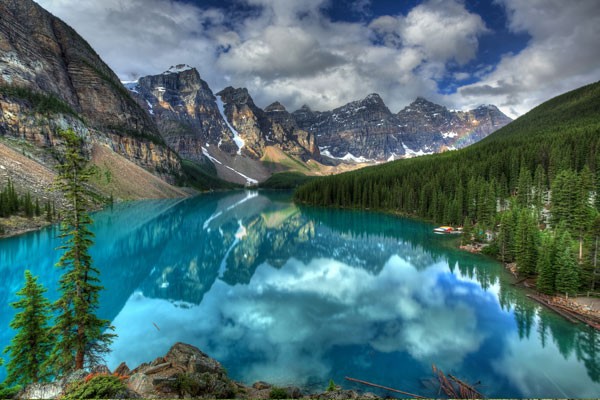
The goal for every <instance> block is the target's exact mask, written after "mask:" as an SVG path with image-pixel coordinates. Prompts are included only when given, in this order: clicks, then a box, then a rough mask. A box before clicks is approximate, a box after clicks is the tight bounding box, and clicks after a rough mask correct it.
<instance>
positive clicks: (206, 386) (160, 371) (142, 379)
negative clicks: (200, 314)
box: [127, 343, 236, 398]
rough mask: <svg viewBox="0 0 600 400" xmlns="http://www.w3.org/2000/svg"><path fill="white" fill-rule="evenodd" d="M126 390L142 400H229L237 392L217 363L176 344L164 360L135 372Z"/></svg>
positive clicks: (195, 351) (197, 350)
mask: <svg viewBox="0 0 600 400" xmlns="http://www.w3.org/2000/svg"><path fill="white" fill-rule="evenodd" d="M127 386H128V388H129V389H131V390H133V391H135V392H137V393H138V394H139V395H140V396H142V397H144V398H172V397H177V396H192V397H207V398H231V397H233V396H234V395H235V392H236V385H235V384H234V383H233V382H232V381H231V380H230V379H229V378H228V377H227V374H226V373H225V370H224V369H223V367H222V366H221V364H220V363H219V362H218V361H216V360H214V359H212V358H210V357H209V356H207V355H206V354H204V353H203V352H202V351H200V350H199V349H198V348H197V347H194V346H191V345H189V344H184V343H176V344H175V345H174V346H173V347H171V349H170V350H169V352H168V353H167V354H166V355H165V356H164V357H158V358H157V359H155V360H154V361H152V362H151V363H149V364H147V363H146V364H142V365H140V366H139V367H137V368H136V369H134V370H133V375H132V376H131V378H130V379H129V380H128V382H127Z"/></svg>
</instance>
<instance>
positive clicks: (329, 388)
mask: <svg viewBox="0 0 600 400" xmlns="http://www.w3.org/2000/svg"><path fill="white" fill-rule="evenodd" d="M336 389H337V388H336V387H335V382H334V381H333V379H330V380H329V385H327V389H326V391H327V392H333V391H335V390H336Z"/></svg>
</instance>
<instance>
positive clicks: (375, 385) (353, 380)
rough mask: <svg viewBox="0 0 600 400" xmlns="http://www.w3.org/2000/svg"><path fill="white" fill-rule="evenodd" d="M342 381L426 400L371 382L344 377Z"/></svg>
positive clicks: (416, 395)
mask: <svg viewBox="0 0 600 400" xmlns="http://www.w3.org/2000/svg"><path fill="white" fill-rule="evenodd" d="M344 379H346V380H348V381H350V382H356V383H360V384H362V385H367V386H372V387H376V388H379V389H384V390H389V391H390V392H396V393H400V394H405V395H407V396H410V397H414V398H415V399H426V398H427V397H423V396H419V395H418V394H413V393H409V392H404V391H402V390H398V389H394V388H391V387H387V386H381V385H378V384H376V383H371V382H367V381H363V380H360V379H355V378H350V377H348V376H345V377H344Z"/></svg>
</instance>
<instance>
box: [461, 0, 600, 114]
mask: <svg viewBox="0 0 600 400" xmlns="http://www.w3.org/2000/svg"><path fill="white" fill-rule="evenodd" d="M498 2H499V3H500V4H502V6H503V7H504V8H505V10H506V12H507V14H508V18H509V28H510V29H511V30H513V31H514V32H526V33H528V34H529V35H531V40H530V43H529V44H528V46H527V47H526V48H525V49H524V50H522V51H521V52H520V53H518V54H506V55H504V56H503V57H502V60H501V61H500V63H499V64H498V65H497V66H496V67H495V69H494V70H493V71H491V72H489V73H487V74H484V75H483V76H482V79H481V81H479V82H477V83H473V84H471V85H467V86H464V87H462V88H461V89H460V90H459V93H458V95H456V96H454V98H455V99H456V100H457V101H460V102H462V103H463V104H464V105H471V106H473V105H476V104H481V103H494V104H497V105H499V106H501V107H502V109H503V110H505V111H507V112H508V113H510V114H512V116H518V115H520V114H523V113H524V112H526V111H528V110H529V109H531V108H532V107H534V106H536V105H538V104H539V103H541V102H543V101H545V100H547V99H549V98H551V97H553V96H556V95H559V94H561V93H563V92H565V91H568V90H570V89H574V88H577V87H579V86H582V85H584V84H588V83H591V82H594V81H597V80H598V79H599V78H600V47H599V46H598V38H599V37H600V3H599V2H598V1H596V0H581V1H576V2H572V3H569V5H568V7H567V6H565V3H564V2H562V1H558V0H552V1H546V0H536V1H526V2H523V1H517V0H498Z"/></svg>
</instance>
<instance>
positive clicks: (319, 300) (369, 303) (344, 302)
mask: <svg viewBox="0 0 600 400" xmlns="http://www.w3.org/2000/svg"><path fill="white" fill-rule="evenodd" d="M444 274H449V271H448V269H447V266H446V264H445V263H439V264H432V265H430V266H428V267H427V268H426V269H424V270H418V269H417V268H416V267H415V266H414V265H412V264H411V263H410V262H408V261H407V260H405V259H403V258H401V257H399V256H397V255H394V256H392V257H391V258H390V259H389V260H388V261H387V263H386V264H385V266H384V267H383V269H382V271H381V273H380V274H378V275H373V274H371V273H369V272H368V271H365V270H363V269H360V268H355V267H352V266H349V265H347V264H345V263H342V262H339V261H336V260H333V259H326V258H324V259H314V260H312V261H311V262H309V263H306V264H305V263H303V262H301V261H298V260H295V259H290V260H288V261H287V263H286V264H285V265H284V266H283V267H282V268H281V269H274V268H272V267H270V266H269V265H267V264H263V265H261V266H259V267H258V268H257V270H256V272H255V274H254V275H253V277H252V279H251V281H250V283H249V284H248V285H246V286H236V287H230V286H228V285H226V284H225V283H224V282H221V281H217V282H215V284H214V285H213V286H212V288H211V291H210V292H208V293H207V294H206V295H205V296H204V298H203V301H202V303H201V304H200V305H198V306H195V305H186V306H185V307H177V306H176V305H174V304H171V303H170V302H168V301H165V300H159V299H149V298H145V297H143V296H142V295H141V294H139V293H136V294H134V295H132V296H131V298H130V299H129V300H128V302H127V304H126V305H125V306H124V308H123V309H122V310H121V312H120V313H119V315H118V316H117V317H116V318H115V320H114V321H113V324H114V325H115V326H116V327H117V331H118V333H119V337H118V339H117V340H116V342H115V344H114V346H113V349H114V353H113V354H112V355H111V359H110V360H109V364H110V365H111V367H114V366H116V365H117V364H118V363H119V362H121V361H122V360H123V359H127V361H128V363H129V364H130V365H132V366H133V365H137V364H138V363H140V362H142V361H148V358H149V357H150V358H151V357H155V356H158V355H160V354H164V353H165V352H166V351H167V350H168V341H169V340H170V341H171V342H175V341H184V342H188V343H193V344H196V345H198V346H199V347H201V348H202V349H203V350H204V351H206V352H207V353H208V354H210V355H211V356H213V357H216V358H217V359H221V360H228V359H232V358H235V357H237V356H244V355H245V354H246V353H247V352H248V351H251V352H252V353H253V354H252V355H251V357H250V358H248V359H249V360H254V361H252V362H248V363H247V364H246V365H245V366H244V368H243V370H242V372H241V373H242V375H243V380H244V381H246V382H252V381H255V380H258V379H264V378H265V377H266V376H268V377H269V379H270V380H271V381H272V382H274V383H277V384H284V383H289V382H294V383H295V384H303V383H305V382H306V380H307V379H309V378H310V377H315V376H316V377H319V378H321V379H322V380H323V381H326V380H327V377H329V376H330V375H331V368H332V366H331V365H329V362H328V361H327V360H328V357H326V354H328V352H329V351H331V350H332V349H334V348H336V347H339V346H348V345H364V344H370V345H371V346H372V347H373V348H374V349H375V350H377V351H379V352H384V353H391V352H400V353H402V352H407V353H408V354H410V355H411V356H412V357H414V358H415V359H416V360H418V361H421V362H422V363H423V365H426V366H428V365H429V363H431V362H433V361H435V362H436V364H438V365H441V366H442V367H444V368H446V367H448V368H458V367H460V364H461V363H462V360H463V359H464V358H465V357H466V356H467V355H469V354H471V353H473V352H476V351H477V350H478V349H479V347H480V345H481V343H482V342H483V340H484V336H483V334H482V333H481V332H480V331H479V330H478V328H477V316H476V314H475V312H474V310H473V308H472V306H471V305H469V304H467V303H466V302H464V301H462V300H456V299H453V300H452V302H449V301H448V300H449V299H448V296H452V297H454V294H453V293H452V292H451V291H447V292H446V291H443V290H439V287H438V286H437V284H438V283H437V281H438V279H439V277H440V276H441V275H444ZM382 293H386V294H392V295H386V296H382ZM489 300H490V301H492V302H494V301H497V300H496V299H493V298H490V299H489ZM307 304H310V305H311V306H310V307H307V306H306V305H307ZM399 321H402V323H399ZM152 322H155V323H156V324H157V325H158V326H159V327H160V332H159V331H157V330H156V329H155V328H154V327H153V325H152ZM140 337H141V338H144V341H143V342H142V341H139V340H137V339H135V340H134V338H140ZM165 338H167V339H165ZM217 338H218V339H217ZM139 346H141V347H143V349H152V352H153V353H154V354H152V355H149V354H147V352H146V351H143V350H141V347H139Z"/></svg>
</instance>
